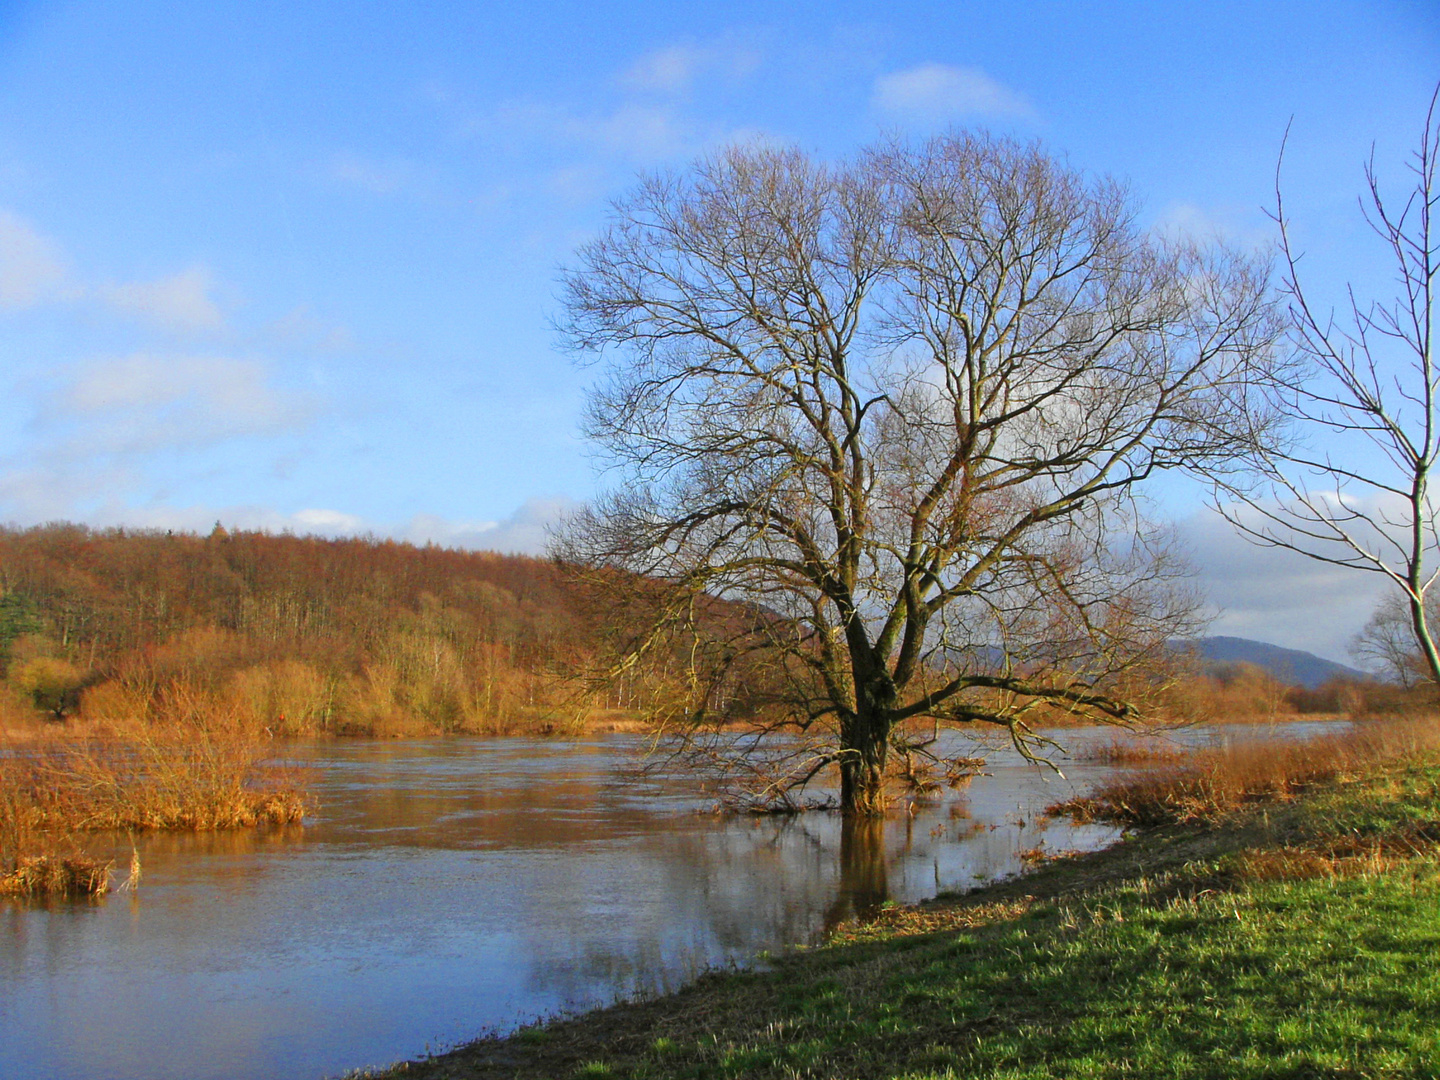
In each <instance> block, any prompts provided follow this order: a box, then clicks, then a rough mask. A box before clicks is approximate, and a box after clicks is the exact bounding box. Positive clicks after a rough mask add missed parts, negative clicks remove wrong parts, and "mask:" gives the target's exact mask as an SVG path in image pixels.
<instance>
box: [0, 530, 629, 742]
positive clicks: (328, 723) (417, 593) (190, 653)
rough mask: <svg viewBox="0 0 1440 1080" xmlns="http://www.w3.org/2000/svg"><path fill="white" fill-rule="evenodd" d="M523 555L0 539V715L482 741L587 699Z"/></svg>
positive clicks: (245, 535)
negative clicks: (0, 681)
mask: <svg viewBox="0 0 1440 1080" xmlns="http://www.w3.org/2000/svg"><path fill="white" fill-rule="evenodd" d="M585 645H586V630H585V627H584V625H583V620H581V619H580V618H579V617H578V616H577V615H576V613H575V612H574V611H573V610H572V606H571V605H570V604H569V602H568V601H567V598H566V593H565V591H564V590H563V589H562V588H561V583H560V581H559V578H558V570H557V568H556V567H554V566H553V565H552V564H550V563H547V562H545V561H542V560H538V559H531V558H524V557H519V556H507V555H497V554H490V553H481V552H462V551H453V550H448V549H443V548H437V547H415V546H413V545H410V544H400V543H395V542H393V541H379V540H368V539H355V540H325V539H317V538H313V537H296V536H285V535H281V536H274V535H268V534H264V533H252V532H237V533H226V532H225V531H224V530H222V529H220V528H219V527H218V526H217V528H216V530H215V531H214V532H213V533H211V534H210V535H209V536H205V537H200V536H193V535H183V534H171V533H162V532H155V531H135V530H126V529H113V530H105V531H95V530H91V529H87V528H85V527H83V526H78V525H50V526H45V527H41V528H33V529H0V659H3V662H4V673H5V677H4V685H3V703H0V708H3V709H4V710H5V715H7V716H8V717H9V718H11V719H14V718H17V717H19V716H21V715H27V716H34V715H36V714H37V713H43V714H48V715H49V716H50V717H51V718H53V719H57V720H59V719H66V718H69V717H76V716H79V717H84V718H86V719H103V720H116V719H125V718H128V719H144V720H146V721H159V722H163V721H165V720H167V719H175V720H182V719H183V720H191V721H193V719H194V718H195V717H196V716H200V715H204V716H209V717H213V718H219V719H223V720H225V721H227V722H229V723H232V724H235V725H238V726H242V727H248V728H253V729H266V730H268V731H269V732H270V733H271V734H274V735H277V736H279V735H309V734H318V733H335V734H348V733H353V734H383V735H405V734H422V733H433V732H474V733H494V734H502V733H506V732H511V731H517V730H527V731H536V730H547V729H555V728H562V729H563V728H566V727H569V726H574V725H576V724H578V723H580V722H581V721H583V720H584V719H585V717H586V716H588V715H590V714H591V713H593V712H594V710H596V709H604V708H605V706H606V705H607V704H612V705H613V704H619V703H618V702H606V701H603V700H597V699H595V698H593V697H584V698H577V696H576V694H575V690H574V684H573V683H571V682H569V681H567V680H565V679H564V675H565V673H566V672H567V671H569V670H573V668H574V667H575V666H576V664H577V662H578V661H580V660H581V659H582V658H583V654H584V650H585Z"/></svg>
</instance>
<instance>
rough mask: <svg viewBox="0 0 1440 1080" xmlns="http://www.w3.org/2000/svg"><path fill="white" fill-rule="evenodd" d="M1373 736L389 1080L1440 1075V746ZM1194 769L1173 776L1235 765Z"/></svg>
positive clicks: (1178, 769)
mask: <svg viewBox="0 0 1440 1080" xmlns="http://www.w3.org/2000/svg"><path fill="white" fill-rule="evenodd" d="M1391 735H1395V737H1393V738H1392V737H1391ZM1366 738H1370V736H1366V735H1362V736H1361V737H1360V740H1359V741H1352V742H1351V743H1350V744H1349V745H1348V747H1343V748H1342V747H1331V748H1330V752H1329V753H1327V754H1325V755H1323V756H1325V757H1326V758H1327V760H1328V761H1329V762H1330V764H1329V765H1327V766H1326V767H1325V769H1323V770H1320V772H1318V773H1312V774H1310V775H1309V778H1308V779H1299V778H1295V777H1292V778H1291V781H1292V782H1287V783H1279V782H1277V775H1278V773H1283V772H1285V771H1286V770H1285V769H1284V768H1283V767H1282V764H1283V761H1284V760H1289V761H1291V762H1292V763H1297V762H1299V763H1303V762H1304V760H1305V759H1304V757H1303V755H1302V756H1300V757H1298V758H1296V757H1290V758H1286V757H1285V754H1284V752H1283V751H1281V750H1279V749H1277V750H1276V751H1275V754H1274V756H1273V757H1272V758H1271V760H1270V764H1269V766H1268V767H1267V768H1268V772H1267V770H1259V771H1260V772H1261V773H1265V774H1266V775H1268V780H1266V782H1265V783H1259V782H1255V783H1251V782H1250V781H1246V782H1240V781H1239V780H1236V779H1234V778H1233V777H1232V779H1231V780H1230V781H1226V782H1225V783H1224V784H1218V786H1219V787H1222V788H1224V789H1225V790H1227V791H1230V792H1231V794H1230V795H1227V796H1226V797H1225V798H1224V799H1221V800H1216V801H1214V802H1213V804H1211V805H1209V806H1208V807H1202V806H1200V804H1199V803H1198V802H1197V801H1196V800H1195V799H1193V798H1192V797H1190V795H1187V796H1186V797H1185V798H1179V797H1177V798H1176V799H1175V800H1173V805H1175V806H1177V807H1183V808H1184V809H1183V811H1182V812H1177V813H1171V814H1170V815H1169V818H1168V820H1169V822H1170V823H1168V824H1163V825H1155V826H1151V827H1148V828H1146V829H1143V830H1139V831H1137V832H1136V833H1134V834H1133V835H1132V836H1131V837H1130V839H1128V840H1127V841H1126V842H1124V843H1122V844H1121V845H1119V846H1118V847H1116V848H1113V849H1111V850H1109V851H1105V852H1100V853H1097V854H1094V855H1089V856H1084V857H1077V858H1073V859H1066V860H1061V861H1059V862H1055V863H1051V864H1049V865H1047V866H1044V867H1042V868H1041V869H1039V870H1038V871H1036V872H1035V873H1033V874H1032V875H1028V876H1026V877H1025V878H1023V879H1021V880H1019V881H1014V882H1010V883H1006V884H1002V885H1000V886H996V887H992V888H990V889H987V890H984V891H983V892H980V893H977V894H972V895H971V896H970V897H967V898H960V899H951V900H948V901H946V900H942V901H937V902H934V903H931V904H927V905H923V906H920V907H916V908H897V909H893V910H889V911H885V912H883V913H882V914H881V915H880V917H878V918H877V919H875V920H873V921H871V922H869V923H866V924H864V925H859V926H853V927H850V928H847V929H846V930H845V931H843V932H842V933H841V934H840V935H838V936H837V937H836V938H835V939H834V940H833V941H832V942H831V943H830V944H829V945H827V946H826V947H824V948H820V949H816V950H813V951H809V952H801V953H797V954H795V955H793V956H788V957H784V958H782V959H780V960H779V961H778V962H777V963H776V964H775V969H774V970H773V971H770V972H766V973H757V974H738V975H733V974H732V975H716V976H710V977H707V978H705V979H702V980H701V981H700V982H699V983H697V984H695V985H694V986H692V987H691V988H689V989H688V990H686V991H684V992H682V993H680V994H677V995H674V996H671V997H666V998H663V999H659V1000H656V1001H651V1002H642V1003H635V1004H626V1005H620V1006H616V1007H613V1008H610V1009H606V1010H602V1011H599V1012H595V1013H591V1014H587V1015H585V1016H582V1017H579V1018H576V1019H571V1020H564V1021H557V1022H553V1023H550V1024H548V1025H540V1026H536V1027H533V1028H529V1029H525V1030H522V1031H520V1032H518V1033H517V1034H515V1035H514V1036H512V1037H509V1038H505V1039H489V1040H483V1041H481V1042H479V1043H475V1044H472V1045H471V1046H468V1047H465V1048H463V1049H460V1050H457V1051H455V1052H453V1053H451V1054H448V1055H444V1056H440V1057H437V1058H434V1059H430V1060H427V1061H424V1062H419V1063H411V1064H409V1065H404V1066H399V1067H397V1068H395V1069H392V1070H390V1071H388V1072H385V1073H381V1074H379V1075H384V1076H404V1077H424V1078H441V1077H449V1078H458V1077H490V1076H495V1077H498V1076H506V1077H633V1078H645V1077H652V1078H653V1077H697V1078H698V1077H740V1076H746V1077H749V1076H755V1077H777V1078H779V1077H849V1078H857V1077H916V1078H922V1077H924V1078H931V1077H933V1078H939V1077H994V1078H1000V1077H1004V1078H1020V1077H1026V1078H1040V1077H1117V1076H1147V1077H1149V1076H1165V1077H1197V1078H1198V1077H1322V1076H1323V1077H1421V1076H1435V1075H1437V1074H1440V967H1437V964H1436V958H1437V956H1440V858H1437V854H1436V850H1437V842H1440V751H1437V750H1436V748H1435V742H1436V739H1434V738H1432V737H1430V736H1427V735H1425V734H1424V733H1423V732H1418V731H1413V730H1412V731H1410V732H1408V733H1400V734H1396V733H1388V734H1386V735H1385V736H1384V737H1377V738H1372V740H1371V742H1370V743H1369V744H1368V749H1367V746H1366V744H1365V743H1364V739H1366ZM1342 749H1343V752H1342ZM1252 757H1253V753H1252ZM1240 760H1241V759H1236V762H1235V764H1236V767H1237V768H1239V761H1240ZM1246 767H1249V766H1246ZM1190 768H1191V771H1190V772H1188V773H1187V772H1186V771H1185V767H1183V766H1174V767H1173V768H1172V767H1170V766H1167V767H1166V770H1165V771H1164V773H1163V774H1162V775H1165V776H1168V777H1169V781H1170V782H1171V784H1172V786H1173V785H1183V784H1184V783H1185V782H1187V779H1188V780H1193V779H1194V777H1195V776H1196V775H1204V776H1208V777H1211V778H1212V780H1216V779H1217V778H1219V777H1220V776H1221V775H1222V774H1223V773H1224V772H1225V768H1224V766H1223V763H1217V760H1215V759H1214V758H1213V756H1212V758H1210V759H1203V760H1201V761H1199V762H1192V763H1190ZM1321 774H1323V775H1321ZM1254 779H1255V777H1254V776H1253V775H1252V777H1251V780H1254ZM1247 785H1248V788H1247ZM1155 786H1157V790H1158V786H1159V782H1158V781H1157V782H1156V785H1155ZM1212 786H1217V785H1215V784H1212ZM1237 791H1238V792H1239V794H1235V792H1237ZM1190 794H1191V795H1193V791H1192V792H1191V793H1190ZM1161 801H1162V802H1163V799H1162V800H1161ZM1222 804H1223V805H1222ZM1116 805H1118V803H1117V804H1116ZM1197 807H1198V809H1197ZM1091 809H1092V810H1094V809H1096V808H1095V807H1092V808H1091ZM1181 819H1183V820H1181Z"/></svg>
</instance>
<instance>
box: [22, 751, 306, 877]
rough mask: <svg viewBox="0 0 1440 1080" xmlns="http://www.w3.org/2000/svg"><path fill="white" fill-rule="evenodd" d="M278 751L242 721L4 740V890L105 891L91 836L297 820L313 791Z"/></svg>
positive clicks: (105, 871)
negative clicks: (281, 761)
mask: <svg viewBox="0 0 1440 1080" xmlns="http://www.w3.org/2000/svg"><path fill="white" fill-rule="evenodd" d="M272 752H273V748H272V746H271V745H270V744H268V743H267V741H266V740H264V739H261V738H258V737H256V736H253V735H249V734H246V733H245V732H244V731H243V730H224V729H215V728H210V727H206V726H203V725H194V724H192V725H176V726H173V727H169V728H166V729H156V728H149V727H145V726H142V725H134V724H97V725H92V726H89V727H86V728H76V729H61V730H56V731H48V732H45V733H43V735H41V736H39V737H32V738H29V739H25V740H18V739H10V740H7V741H4V742H0V892H6V893H11V894H18V895H26V896H34V895H42V894H45V895H77V894H89V895H95V894H98V893H102V892H104V891H105V890H106V889H107V888H108V887H109V884H108V877H109V875H108V871H109V865H110V864H109V863H104V864H101V863H98V862H95V861H93V860H89V859H88V858H87V857H86V856H84V855H83V854H82V853H81V852H80V850H79V845H78V838H79V836H80V835H81V834H83V833H86V832H93V831H103V830H120V829H126V830H137V831H138V830H145V829H193V830H212V829H231V828H241V827H247V826H255V825H264V824H284V823H286V822H291V821H298V820H300V819H301V818H302V817H303V816H304V814H305V809H306V799H305V796H304V794H303V792H302V791H301V790H300V787H299V784H298V776H297V775H296V774H295V773H294V771H293V770H286V769H282V768H277V767H275V766H273V765H271V764H269V763H268V762H267V759H268V758H269V757H270V755H271V753H272Z"/></svg>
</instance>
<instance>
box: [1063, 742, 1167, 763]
mask: <svg viewBox="0 0 1440 1080" xmlns="http://www.w3.org/2000/svg"><path fill="white" fill-rule="evenodd" d="M1190 753H1191V751H1189V750H1187V749H1186V748H1185V747H1183V746H1177V745H1175V744H1174V743H1162V742H1157V741H1155V740H1154V739H1153V738H1147V737H1144V736H1141V737H1140V738H1135V739H1116V738H1112V739H1110V740H1109V741H1108V742H1103V743H1102V742H1097V743H1092V744H1090V745H1088V746H1081V747H1078V748H1077V749H1076V751H1075V754H1074V757H1075V760H1076V761H1086V762H1095V763H1097V764H1102V765H1173V764H1175V763H1177V762H1180V761H1183V760H1185V758H1186V757H1187V756H1189V754H1190Z"/></svg>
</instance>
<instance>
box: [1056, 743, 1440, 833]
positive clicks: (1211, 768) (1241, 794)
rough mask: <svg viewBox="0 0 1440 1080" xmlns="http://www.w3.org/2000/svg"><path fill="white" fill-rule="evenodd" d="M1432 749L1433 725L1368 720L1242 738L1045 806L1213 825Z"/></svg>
mask: <svg viewBox="0 0 1440 1080" xmlns="http://www.w3.org/2000/svg"><path fill="white" fill-rule="evenodd" d="M1435 749H1440V723H1437V721H1436V720H1435V719H1434V718H1433V717H1431V718H1425V719H1413V720H1409V719H1393V720H1374V721H1366V722H1363V723H1358V724H1357V725H1356V727H1355V728H1354V729H1353V730H1351V731H1348V732H1345V733H1343V734H1337V735H1330V736H1323V737H1321V738H1317V739H1310V740H1306V741H1297V740H1283V739H1246V740H1240V741H1236V742H1231V743H1226V744H1224V745H1222V746H1215V747H1206V748H1203V749H1196V750H1193V751H1190V752H1189V753H1187V754H1186V755H1185V756H1184V757H1183V758H1182V759H1181V760H1179V761H1176V762H1173V763H1169V764H1162V765H1160V766H1159V767H1149V768H1145V769H1143V770H1136V771H1135V772H1133V773H1131V774H1129V775H1127V776H1123V777H1120V778H1118V779H1116V780H1114V781H1111V782H1110V783H1108V784H1105V785H1103V786H1101V787H1100V788H1098V789H1097V790H1095V791H1094V792H1092V793H1091V794H1089V795H1086V796H1083V797H1080V798H1077V799H1070V800H1068V801H1066V802H1062V803H1057V804H1056V805H1054V806H1052V807H1050V808H1049V813H1051V814H1052V815H1056V816H1061V815H1065V816H1069V817H1072V818H1075V819H1076V820H1079V821H1109V822H1114V823H1116V824H1121V825H1138V826H1150V825H1170V824H1179V823H1185V822H1215V821H1217V820H1219V819H1221V818H1223V817H1224V816H1226V815H1227V814H1230V813H1232V812H1234V811H1235V810H1238V809H1239V808H1240V807H1242V806H1244V805H1246V804H1247V803H1252V802H1256V801H1260V800H1276V801H1283V800H1288V799H1291V798H1293V797H1294V796H1296V795H1297V794H1299V793H1300V792H1301V791H1303V790H1305V789H1306V788H1309V787H1311V786H1313V785H1315V784H1320V783H1325V782H1328V781H1333V780H1342V781H1343V780H1346V779H1349V778H1352V777H1354V776H1358V775H1360V774H1361V773H1363V772H1364V771H1366V770H1367V769H1369V768H1372V767H1373V766H1375V765H1379V764H1384V763H1387V762H1393V761H1402V760H1405V759H1407V758H1412V757H1416V756H1418V755H1421V754H1423V753H1425V752H1428V751H1432V750H1435Z"/></svg>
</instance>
